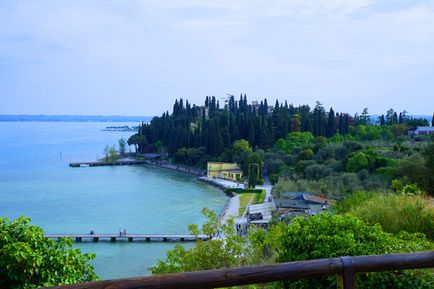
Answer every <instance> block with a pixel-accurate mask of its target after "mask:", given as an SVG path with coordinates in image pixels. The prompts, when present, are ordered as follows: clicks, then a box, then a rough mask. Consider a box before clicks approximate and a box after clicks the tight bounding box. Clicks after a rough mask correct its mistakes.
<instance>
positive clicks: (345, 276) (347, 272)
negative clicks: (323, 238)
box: [337, 257, 356, 289]
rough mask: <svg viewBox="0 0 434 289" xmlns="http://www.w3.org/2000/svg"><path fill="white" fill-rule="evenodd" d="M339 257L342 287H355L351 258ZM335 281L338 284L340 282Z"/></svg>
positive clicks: (353, 288)
mask: <svg viewBox="0 0 434 289" xmlns="http://www.w3.org/2000/svg"><path fill="white" fill-rule="evenodd" d="M339 259H341V262H342V265H343V272H342V283H343V284H342V285H343V289H355V288H356V279H355V272H354V267H353V261H352V260H351V257H340V258H339ZM339 277H340V276H339ZM337 283H338V286H339V283H340V282H337Z"/></svg>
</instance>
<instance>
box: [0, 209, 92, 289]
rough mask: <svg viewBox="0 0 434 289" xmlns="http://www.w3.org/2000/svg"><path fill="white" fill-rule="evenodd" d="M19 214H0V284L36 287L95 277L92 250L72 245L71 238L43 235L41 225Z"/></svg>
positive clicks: (12, 286) (1, 285) (2, 286)
mask: <svg viewBox="0 0 434 289" xmlns="http://www.w3.org/2000/svg"><path fill="white" fill-rule="evenodd" d="M29 223H30V219H29V218H27V217H24V216H21V217H20V218H18V219H17V220H14V221H10V220H9V219H7V218H0V287H1V288H13V289H19V288H20V289H21V288H36V287H38V288H39V287H43V286H54V285H60V284H72V283H82V282H87V281H94V280H97V279H98V277H97V276H96V274H95V271H94V268H93V267H92V266H91V265H90V264H89V263H88V262H89V260H92V259H94V258H95V255H94V254H81V252H80V250H79V249H71V247H72V240H71V239H61V240H59V241H58V242H56V241H54V240H51V239H48V238H45V237H44V233H43V231H42V229H41V228H39V227H37V226H33V225H30V224H29Z"/></svg>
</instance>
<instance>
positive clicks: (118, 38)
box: [0, 0, 434, 115]
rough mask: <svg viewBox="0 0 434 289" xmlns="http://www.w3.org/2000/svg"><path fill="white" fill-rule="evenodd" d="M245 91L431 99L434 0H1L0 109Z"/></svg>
mask: <svg viewBox="0 0 434 289" xmlns="http://www.w3.org/2000/svg"><path fill="white" fill-rule="evenodd" d="M241 93H243V94H244V93H246V94H247V97H248V99H249V101H252V100H261V99H263V98H267V100H268V103H269V104H274V102H275V100H276V99H279V100H280V101H284V100H287V101H288V103H293V104H294V105H301V104H308V105H310V106H311V107H313V106H314V105H315V103H316V101H319V102H321V103H322V104H323V105H324V106H325V108H326V109H328V108H330V107H333V109H334V110H335V111H343V112H349V113H352V114H354V113H356V112H358V113H360V112H361V111H362V110H363V108H365V107H367V108H368V111H369V113H371V114H381V113H384V112H385V111H386V110H388V109H389V108H393V109H394V110H396V111H402V110H404V109H405V110H407V111H408V112H409V113H410V114H426V115H431V114H432V113H433V112H434V1H431V0H430V1H420V0H214V1H209V0H185V1H183V0H74V1H70V0H68V1H67V0H27V1H24V0H14V1H11V0H0V114H83V115H95V114H97V115H160V114H161V113H162V112H164V111H166V110H169V111H171V109H172V106H173V103H174V101H175V99H179V98H184V99H188V100H189V101H190V102H192V103H195V104H203V101H204V98H205V96H207V95H209V96H212V95H214V96H216V98H217V99H219V100H220V101H221V102H223V101H224V99H225V97H227V95H228V94H233V95H235V96H237V97H238V96H239V95H240V94H241Z"/></svg>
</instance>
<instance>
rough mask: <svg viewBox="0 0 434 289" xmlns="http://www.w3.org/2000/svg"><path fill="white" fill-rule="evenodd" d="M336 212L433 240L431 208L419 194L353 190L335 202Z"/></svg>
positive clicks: (390, 229)
mask: <svg viewBox="0 0 434 289" xmlns="http://www.w3.org/2000/svg"><path fill="white" fill-rule="evenodd" d="M337 212H338V213H341V214H344V213H347V214H350V215H353V216H356V217H358V218H360V219H362V220H363V221H365V222H366V223H368V224H371V225H374V224H380V225H381V227H382V228H383V230H384V231H386V232H389V233H394V234H396V233H399V232H400V231H406V232H410V233H424V234H425V235H426V236H427V237H428V238H429V239H431V240H434V208H432V207H430V206H429V204H428V201H427V199H425V198H424V197H422V196H408V195H405V194H399V195H396V194H381V193H356V194H353V195H352V196H351V197H348V198H345V199H344V200H342V201H341V203H340V204H339V205H337Z"/></svg>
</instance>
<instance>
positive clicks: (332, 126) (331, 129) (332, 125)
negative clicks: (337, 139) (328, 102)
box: [326, 107, 336, 137]
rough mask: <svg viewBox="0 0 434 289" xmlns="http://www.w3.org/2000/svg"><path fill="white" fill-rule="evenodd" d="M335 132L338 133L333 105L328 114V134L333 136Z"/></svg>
mask: <svg viewBox="0 0 434 289" xmlns="http://www.w3.org/2000/svg"><path fill="white" fill-rule="evenodd" d="M335 133H336V122H335V112H334V111H333V108H332V107H331V108H330V111H329V115H328V121H327V130H326V136H327V137H332V136H333V135H334V134H335Z"/></svg>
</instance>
